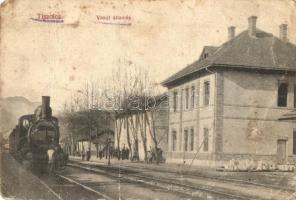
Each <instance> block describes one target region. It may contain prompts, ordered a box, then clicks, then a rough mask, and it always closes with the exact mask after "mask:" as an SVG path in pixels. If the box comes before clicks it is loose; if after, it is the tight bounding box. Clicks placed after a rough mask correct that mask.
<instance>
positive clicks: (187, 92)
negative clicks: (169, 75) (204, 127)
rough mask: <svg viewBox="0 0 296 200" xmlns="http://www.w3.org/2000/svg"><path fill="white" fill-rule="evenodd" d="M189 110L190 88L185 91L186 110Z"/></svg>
mask: <svg viewBox="0 0 296 200" xmlns="http://www.w3.org/2000/svg"><path fill="white" fill-rule="evenodd" d="M188 108H189V88H186V89H185V109H186V110H188Z"/></svg>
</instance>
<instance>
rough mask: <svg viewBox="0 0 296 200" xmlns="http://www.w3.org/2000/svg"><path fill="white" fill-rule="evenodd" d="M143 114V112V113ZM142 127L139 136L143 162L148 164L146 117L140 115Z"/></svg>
mask: <svg viewBox="0 0 296 200" xmlns="http://www.w3.org/2000/svg"><path fill="white" fill-rule="evenodd" d="M144 112H145V111H144ZM141 124H142V127H141V136H142V141H143V148H144V160H145V162H146V163H148V160H147V154H148V153H147V133H146V115H145V114H142V123H141Z"/></svg>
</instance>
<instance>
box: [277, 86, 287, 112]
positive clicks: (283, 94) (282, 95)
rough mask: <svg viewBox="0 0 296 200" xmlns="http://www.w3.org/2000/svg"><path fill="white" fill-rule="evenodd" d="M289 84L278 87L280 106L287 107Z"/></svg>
mask: <svg viewBox="0 0 296 200" xmlns="http://www.w3.org/2000/svg"><path fill="white" fill-rule="evenodd" d="M287 97H288V83H283V82H282V83H280V84H279V87H278V106H279V107H287V100H288V98H287Z"/></svg>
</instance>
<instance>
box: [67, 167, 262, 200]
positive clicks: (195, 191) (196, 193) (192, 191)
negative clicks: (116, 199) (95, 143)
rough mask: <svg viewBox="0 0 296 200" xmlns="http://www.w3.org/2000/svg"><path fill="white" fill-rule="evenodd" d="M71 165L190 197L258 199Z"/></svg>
mask: <svg viewBox="0 0 296 200" xmlns="http://www.w3.org/2000/svg"><path fill="white" fill-rule="evenodd" d="M68 166H69V167H75V168H79V169H83V170H86V171H89V172H93V173H99V174H104V175H107V176H110V177H113V178H116V179H118V178H119V179H121V180H125V181H132V182H137V183H143V184H147V185H152V186H155V187H160V188H163V189H167V190H168V191H173V192H177V193H182V194H186V195H188V196H190V197H197V198H198V197H202V196H203V195H204V194H207V195H210V196H211V197H212V198H214V199H245V200H246V199H258V197H256V196H252V195H245V194H238V193H231V192H230V191H229V192H226V191H225V190H222V189H219V188H217V187H215V186H204V185H197V184H194V185H189V184H185V183H181V182H179V181H176V180H174V179H169V178H164V177H154V176H147V175H142V174H135V173H133V174H131V173H128V172H126V171H125V170H124V169H119V170H114V169H113V170H110V169H109V170H108V169H98V168H93V167H90V166H82V165H79V164H68Z"/></svg>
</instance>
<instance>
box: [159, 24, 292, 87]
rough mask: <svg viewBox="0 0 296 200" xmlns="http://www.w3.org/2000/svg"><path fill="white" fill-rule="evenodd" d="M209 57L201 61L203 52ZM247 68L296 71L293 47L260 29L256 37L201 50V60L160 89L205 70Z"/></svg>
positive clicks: (245, 34) (243, 35)
mask: <svg viewBox="0 0 296 200" xmlns="http://www.w3.org/2000/svg"><path fill="white" fill-rule="evenodd" d="M206 51H208V52H209V54H208V57H206V58H204V57H203V54H204V52H206ZM209 66H219V67H227V66H231V67H248V68H256V69H258V68H259V69H261V68H262V69H271V70H272V69H275V70H293V71H296V46H295V45H294V44H292V43H289V42H284V41H282V40H280V39H279V38H277V37H274V36H273V35H272V34H270V33H266V32H264V31H261V30H259V29H257V30H256V37H252V36H250V35H249V33H248V30H246V31H243V32H242V33H240V34H239V35H237V36H236V37H235V38H233V39H232V40H229V41H227V42H225V43H224V44H222V45H221V46H220V47H204V50H203V52H202V54H201V56H200V58H199V59H198V60H197V61H195V62H193V63H192V64H190V65H188V66H187V67H185V68H184V69H182V70H180V71H179V72H177V73H175V74H174V75H172V76H171V77H169V78H168V79H166V80H165V81H163V82H162V84H163V85H165V86H166V85H168V84H169V83H171V82H173V81H176V80H178V79H180V78H183V77H186V76H188V75H190V74H192V73H194V72H197V71H199V70H201V69H203V68H205V67H209Z"/></svg>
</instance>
